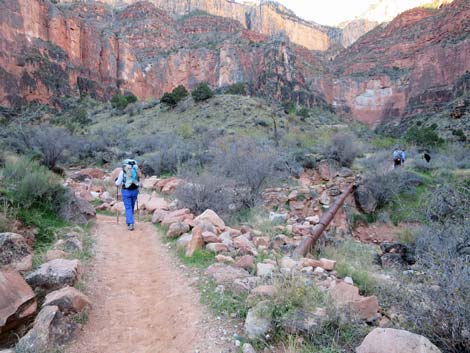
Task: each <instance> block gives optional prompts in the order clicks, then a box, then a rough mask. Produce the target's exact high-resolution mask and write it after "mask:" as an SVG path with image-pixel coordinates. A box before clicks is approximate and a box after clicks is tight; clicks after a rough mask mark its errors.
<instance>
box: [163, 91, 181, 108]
mask: <svg viewBox="0 0 470 353" xmlns="http://www.w3.org/2000/svg"><path fill="white" fill-rule="evenodd" d="M160 101H161V102H162V103H164V104H166V105H168V106H169V107H172V108H173V107H176V105H177V104H178V102H177V101H176V98H175V97H174V96H173V94H172V93H171V92H166V93H164V94H163V96H162V98H160Z"/></svg>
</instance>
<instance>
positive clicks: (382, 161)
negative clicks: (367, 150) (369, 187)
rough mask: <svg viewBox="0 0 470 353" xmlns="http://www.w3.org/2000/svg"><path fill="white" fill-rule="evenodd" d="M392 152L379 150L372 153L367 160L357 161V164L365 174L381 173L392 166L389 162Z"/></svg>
mask: <svg viewBox="0 0 470 353" xmlns="http://www.w3.org/2000/svg"><path fill="white" fill-rule="evenodd" d="M391 157H392V152H391V151H386V150H379V151H377V152H375V153H372V154H371V155H369V156H368V157H367V158H361V159H359V160H358V162H357V163H358V164H359V165H360V166H361V167H362V168H363V169H364V171H365V172H366V173H381V172H383V171H384V170H387V169H389V168H390V166H391V165H392V164H393V161H392V160H391Z"/></svg>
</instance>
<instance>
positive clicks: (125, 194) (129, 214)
mask: <svg viewBox="0 0 470 353" xmlns="http://www.w3.org/2000/svg"><path fill="white" fill-rule="evenodd" d="M137 195H139V189H135V190H126V189H122V201H123V202H124V207H125V208H126V223H127V225H129V224H134V206H135V202H136V201H137Z"/></svg>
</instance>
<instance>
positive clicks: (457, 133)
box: [452, 129, 467, 141]
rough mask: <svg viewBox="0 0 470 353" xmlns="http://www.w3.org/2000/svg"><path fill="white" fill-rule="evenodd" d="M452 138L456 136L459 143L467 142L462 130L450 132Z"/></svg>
mask: <svg viewBox="0 0 470 353" xmlns="http://www.w3.org/2000/svg"><path fill="white" fill-rule="evenodd" d="M452 136H456V137H457V139H458V140H459V141H466V140H467V136H465V132H464V131H463V130H462V129H454V130H452Z"/></svg>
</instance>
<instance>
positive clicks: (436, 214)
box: [426, 182, 470, 222]
mask: <svg viewBox="0 0 470 353" xmlns="http://www.w3.org/2000/svg"><path fill="white" fill-rule="evenodd" d="M469 209H470V183H468V182H467V183H465V182H458V183H445V184H442V185H439V186H438V187H436V188H435V189H434V190H433V191H432V192H431V193H430V196H429V200H428V202H427V207H426V215H427V217H428V219H430V220H432V221H434V222H447V221H451V220H453V221H458V222H460V221H461V220H463V219H465V217H467V216H468V210H469Z"/></svg>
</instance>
